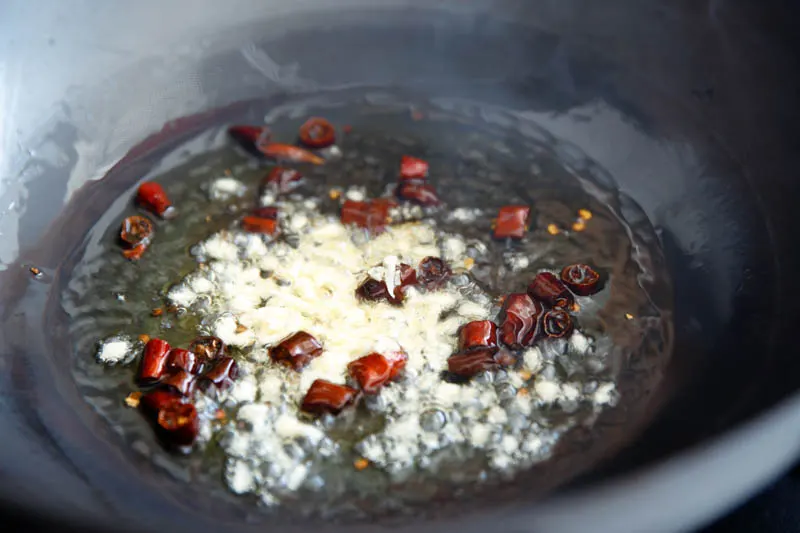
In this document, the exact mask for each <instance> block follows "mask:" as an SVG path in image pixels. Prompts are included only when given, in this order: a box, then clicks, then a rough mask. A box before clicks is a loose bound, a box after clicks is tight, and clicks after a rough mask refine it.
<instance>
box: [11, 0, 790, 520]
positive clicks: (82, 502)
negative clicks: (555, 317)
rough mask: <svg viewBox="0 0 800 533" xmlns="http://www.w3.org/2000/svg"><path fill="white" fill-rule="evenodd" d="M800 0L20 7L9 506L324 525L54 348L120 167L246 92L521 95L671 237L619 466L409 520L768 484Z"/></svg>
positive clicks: (723, 505)
mask: <svg viewBox="0 0 800 533" xmlns="http://www.w3.org/2000/svg"><path fill="white" fill-rule="evenodd" d="M790 4H792V3H791V2H782V1H779V0H774V1H764V2H745V1H743V0H739V1H735V0H729V1H725V0H709V1H681V2H674V1H661V0H606V1H603V2H598V1H592V0H557V1H551V0H535V1H534V0H529V1H525V0H519V1H515V0H495V1H485V0H460V1H455V0H454V1H443V0H440V1H433V0H422V1H414V0H383V1H381V2H374V1H373V2H371V1H368V0H330V1H322V0H316V1H314V0H308V1H301V0H295V1H294V2H279V1H272V0H253V1H248V0H230V1H228V2H224V3H220V2H212V1H210V0H196V1H191V2H189V1H177V2H167V3H164V2H156V1H141V2H137V3H135V4H130V3H126V4H121V3H118V2H104V3H96V2H81V1H78V0H65V1H42V2H35V3H31V2H21V1H20V2H10V3H5V4H4V5H3V7H2V8H0V12H1V13H2V14H1V15H0V29H1V30H2V31H1V32H0V35H2V38H0V312H1V313H2V335H0V369H2V372H0V424H2V434H3V439H2V442H3V453H2V454H0V472H2V478H0V480H1V482H0V499H2V506H3V509H4V510H5V512H7V513H12V512H16V513H22V514H24V515H26V516H29V517H31V516H37V517H38V519H39V520H41V521H43V522H44V525H48V526H51V527H53V526H55V525H58V527H60V528H62V529H63V528H68V527H75V528H81V530H84V531H85V530H87V529H98V530H105V531H110V530H117V529H119V530H126V529H132V530H138V531H144V530H148V531H150V530H152V531H163V530H165V529H167V528H169V530H171V531H176V532H177V531H190V530H191V531H195V532H196V531H201V530H214V531H219V530H222V529H226V530H231V531H246V530H256V529H257V530H260V531H265V530H266V531H268V530H270V529H271V528H272V527H280V528H281V529H282V530H284V531H294V530H298V531H299V530H304V529H305V527H307V525H308V524H305V523H300V522H293V521H289V522H286V523H284V522H281V521H280V519H277V518H276V519H274V520H273V519H271V518H269V515H267V514H264V513H262V512H261V511H259V510H257V509H251V510H248V511H241V510H240V507H237V508H236V509H237V510H236V511H231V510H230V509H229V508H228V507H226V504H225V503H221V502H222V499H220V501H219V502H217V501H216V500H215V499H214V498H213V497H211V496H207V495H202V494H197V493H196V491H195V490H193V489H192V488H190V487H186V486H185V484H182V483H181V482H180V481H179V480H177V479H175V478H174V477H173V476H170V475H169V474H167V473H165V472H164V471H163V470H160V469H158V468H157V467H154V466H152V465H150V464H148V463H147V461H146V459H144V458H142V457H141V456H138V455H137V454H135V453H133V452H132V451H131V450H129V449H127V448H126V446H125V445H124V441H123V440H122V439H121V438H120V437H119V436H118V435H117V434H116V433H115V432H114V430H113V428H112V427H111V426H110V425H109V424H108V423H107V422H105V421H104V420H102V419H100V418H99V416H98V415H97V414H96V413H95V412H94V411H93V410H92V409H91V408H89V406H88V405H87V404H86V402H85V401H84V400H83V399H82V398H81V396H80V394H79V393H78V388H77V386H76V384H75V382H74V378H73V377H72V376H73V375H72V373H71V372H70V368H71V364H72V361H73V360H74V358H75V357H78V356H80V354H75V353H73V350H71V348H70V345H69V344H68V343H60V342H58V343H57V342H53V341H54V339H62V338H63V334H64V328H65V325H64V322H63V316H62V317H60V318H59V315H58V312H57V303H58V294H57V293H58V288H59V283H60V280H61V279H62V278H61V277H62V276H63V275H65V273H64V272H62V268H63V266H64V265H63V261H64V258H65V257H67V256H68V254H69V253H70V252H71V251H73V250H74V249H76V247H78V246H80V245H81V244H82V239H83V233H84V231H85V228H86V227H87V225H88V224H93V223H96V222H97V221H98V220H99V219H100V218H101V216H102V214H103V212H104V211H105V210H106V209H107V208H108V204H103V202H97V201H94V200H93V201H89V199H96V198H103V197H105V198H109V197H113V195H114V193H115V191H116V192H117V193H118V192H119V191H122V190H124V188H125V187H127V186H128V185H130V184H129V183H113V180H109V179H104V176H105V175H106V172H107V171H108V169H109V168H111V167H112V166H115V165H117V167H116V168H123V169H124V170H125V171H126V172H127V173H128V174H129V175H131V176H134V178H132V179H135V176H139V175H141V174H143V173H145V172H146V171H147V170H149V168H147V167H146V165H144V164H143V163H141V160H140V159H138V158H137V155H139V154H141V153H145V152H147V150H148V149H150V148H151V147H152V146H155V145H158V144H159V143H161V142H163V140H164V139H166V138H174V137H175V134H176V132H177V134H178V137H179V138H180V137H181V136H182V135H183V136H184V137H188V136H191V135H192V134H193V133H196V131H197V128H199V127H200V125H202V124H203V123H204V122H203V121H204V120H205V118H207V117H208V116H210V115H209V113H213V112H214V110H217V109H221V108H225V107H227V106H231V105H236V103H237V102H241V101H246V100H248V99H253V98H264V97H269V96H271V95H280V96H281V97H282V98H284V99H286V100H291V99H293V98H306V97H309V95H317V94H334V93H336V91H344V90H347V91H363V92H364V94H365V95H367V94H380V90H381V89H383V88H391V89H392V90H393V91H397V90H399V91H403V90H405V91H413V92H414V94H421V95H431V96H435V95H446V96H448V97H450V98H455V99H458V100H459V101H462V102H464V109H470V107H469V106H470V105H471V104H470V102H478V103H480V104H481V105H482V106H484V107H482V108H481V109H496V110H502V113H504V114H505V115H504V116H516V117H518V118H520V120H522V119H524V120H525V121H527V122H532V123H535V124H536V125H537V128H538V130H537V131H541V132H545V133H543V134H546V135H551V136H553V138H557V139H559V140H560V142H561V143H562V146H564V147H565V150H566V152H567V153H571V151H572V152H575V153H581V154H584V155H585V156H586V157H587V158H588V159H590V160H591V161H593V162H594V163H596V164H597V165H598V167H599V168H603V169H605V171H606V172H607V174H608V175H609V176H612V177H613V179H614V180H615V182H616V184H617V186H618V187H619V189H620V190H621V191H622V192H623V193H625V194H626V195H628V196H629V197H631V198H632V199H633V200H635V202H636V203H637V204H638V206H640V208H641V211H642V212H643V213H644V214H645V215H646V216H647V217H648V218H649V219H650V221H651V222H652V224H653V226H654V227H655V229H656V232H657V235H658V238H659V240H660V244H661V247H662V249H663V251H664V257H665V261H666V266H667V268H668V270H669V272H670V274H671V277H672V282H673V286H674V295H673V296H674V302H675V304H674V309H675V317H674V318H675V339H674V340H675V345H674V355H673V357H672V360H671V362H670V364H669V366H668V368H667V370H666V372H665V374H664V375H663V377H662V378H661V379H660V384H659V386H658V388H657V390H654V391H649V392H652V394H648V395H647V396H646V398H647V401H646V404H645V405H635V406H634V405H631V404H630V403H629V404H628V405H627V406H626V405H625V404H624V402H623V407H621V408H620V409H617V410H616V414H615V417H616V418H615V420H616V422H615V423H616V424H618V425H619V426H620V427H622V428H624V429H625V438H624V439H621V440H619V442H617V446H616V447H615V448H614V449H613V451H614V453H613V454H606V455H604V459H605V460H603V461H597V462H596V464H594V465H593V466H594V468H592V469H590V470H583V471H582V472H580V473H581V474H582V475H580V476H577V477H576V474H578V473H579V472H573V475H570V476H565V477H564V479H563V480H561V479H559V480H557V481H558V482H555V481H556V480H554V483H552V484H553V485H558V487H557V488H554V489H553V490H552V491H550V492H549V493H548V494H547V495H546V496H545V497H538V495H534V494H526V493H525V492H524V491H520V490H516V491H509V492H508V493H507V494H506V493H505V492H504V491H501V492H500V493H498V495H496V496H497V497H493V498H488V497H487V498H486V499H485V500H484V501H482V502H478V503H471V504H470V505H469V506H468V507H466V506H464V507H462V508H456V509H455V511H454V512H448V513H442V515H441V516H437V514H436V513H435V512H433V513H427V514H426V515H425V517H424V518H418V519H414V518H413V517H411V518H408V519H407V520H403V521H402V522H401V523H400V524H395V527H396V528H398V529H402V530H414V531H434V530H437V531H441V530H447V529H448V528H450V529H453V530H458V531H462V532H466V531H485V530H486V529H487V528H492V529H495V530H504V531H557V532H562V531H563V532H568V531H586V530H587V529H588V528H593V529H594V530H597V531H617V532H621V531H631V532H641V531H681V530H687V529H690V528H693V527H696V526H698V525H700V524H702V523H704V522H707V521H709V520H710V519H712V518H713V517H714V516H716V515H718V514H719V513H721V512H723V511H725V510H726V509H728V508H730V507H731V506H733V505H734V504H736V503H737V502H739V501H740V500H742V499H744V498H746V497H747V496H748V495H749V494H751V493H753V492H754V491H756V490H758V489H759V487H761V486H762V485H763V484H765V483H767V482H768V481H769V480H770V479H772V478H773V477H775V476H776V475H778V474H779V473H780V472H781V471H782V470H784V469H786V468H787V467H788V466H789V465H790V464H791V463H792V462H793V461H794V460H795V459H796V458H797V456H798V452H800V395H798V394H797V390H798V385H799V384H800V358H799V357H797V354H796V351H797V350H796V348H795V337H794V335H795V333H796V331H795V330H796V324H797V319H798V318H800V317H799V316H798V315H800V313H798V311H797V306H796V305H795V301H796V297H797V285H798V284H797V277H796V276H795V274H794V273H795V271H796V270H797V269H798V267H800V261H799V259H800V254H799V253H798V252H797V250H796V248H795V247H794V246H793V245H794V241H795V232H796V229H795V227H794V225H795V223H796V209H795V206H796V204H797V202H798V201H799V200H800V195H799V194H798V187H797V182H798V181H797V179H796V178H795V174H796V168H797V154H798V153H800V151H798V149H797V148H798V147H797V141H796V139H797V138H798V135H797V133H798V132H797V124H798V118H800V117H798V109H797V106H796V99H797V94H799V93H798V89H799V88H800V87H798V77H797V74H796V73H797V72H798V68H797V67H798V64H797V59H796V56H795V55H794V54H793V53H792V52H793V50H792V45H793V44H794V43H793V39H794V35H793V31H792V30H794V28H793V26H792V25H793V21H795V20H797V14H798V13H797V7H796V6H794V5H790ZM498 116H499V112H498ZM186 117H188V118H186ZM483 118H484V119H486V117H485V116H484V117H483ZM126 154H127V155H126ZM116 175H119V174H116ZM95 191H108V194H107V195H106V196H103V195H99V196H98V195H94V196H93V195H92V194H94V192H95ZM90 193H92V194H90ZM32 266H35V267H36V268H38V269H40V271H41V273H40V274H39V275H38V276H33V275H32V274H31V271H30V268H31V267H32ZM84 356H85V354H84ZM634 414H635V415H636V416H635V417H634ZM634 418H636V419H635V420H634ZM645 422H646V424H645ZM623 444H624V446H623ZM609 451H611V450H610V449H609ZM598 459H599V457H598ZM568 481H569V482H568ZM313 527H314V528H315V529H317V530H321V531H328V530H337V529H339V528H347V529H349V530H372V529H374V528H375V527H378V526H377V525H375V524H364V523H355V524H348V525H346V526H340V525H335V524H320V523H316V524H315V525H314V526H313Z"/></svg>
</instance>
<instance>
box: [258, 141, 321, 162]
mask: <svg viewBox="0 0 800 533" xmlns="http://www.w3.org/2000/svg"><path fill="white" fill-rule="evenodd" d="M258 150H259V151H260V152H261V153H262V154H264V155H265V156H267V157H269V158H271V159H275V160H278V161H292V162H294V163H311V164H312V165H322V164H323V163H325V160H324V159H322V158H321V157H320V156H318V155H316V154H313V153H311V152H309V151H308V150H305V149H303V148H299V147H297V146H292V145H291V144H283V143H273V142H267V143H261V144H259V145H258Z"/></svg>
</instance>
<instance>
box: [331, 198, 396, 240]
mask: <svg viewBox="0 0 800 533" xmlns="http://www.w3.org/2000/svg"><path fill="white" fill-rule="evenodd" d="M393 205H394V202H392V201H391V200H388V199H385V198H376V199H375V200H370V201H367V202H357V201H354V200H345V201H344V203H343V204H342V211H341V214H340V220H341V222H342V224H354V225H356V226H358V227H359V228H365V229H368V230H369V231H371V232H372V233H376V234H377V233H381V232H382V231H383V230H384V229H385V228H386V225H387V224H388V223H389V210H390V209H391V208H392V206H393Z"/></svg>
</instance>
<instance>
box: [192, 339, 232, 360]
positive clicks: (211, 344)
mask: <svg viewBox="0 0 800 533" xmlns="http://www.w3.org/2000/svg"><path fill="white" fill-rule="evenodd" d="M189 351H190V352H194V354H195V355H197V357H198V359H199V362H200V363H207V362H211V361H214V360H216V359H219V358H220V357H222V356H224V355H225V354H226V353H227V351H228V350H227V347H226V346H225V343H224V342H222V339H220V338H219V337H214V336H211V335H207V336H202V337H196V338H195V339H194V340H193V341H192V342H191V344H189Z"/></svg>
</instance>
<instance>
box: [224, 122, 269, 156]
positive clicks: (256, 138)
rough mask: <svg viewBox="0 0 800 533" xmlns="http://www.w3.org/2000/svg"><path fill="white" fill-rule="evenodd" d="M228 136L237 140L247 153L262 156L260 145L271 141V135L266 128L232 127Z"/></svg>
mask: <svg viewBox="0 0 800 533" xmlns="http://www.w3.org/2000/svg"><path fill="white" fill-rule="evenodd" d="M228 135H230V136H231V137H232V138H233V139H234V140H236V141H237V142H238V143H239V144H240V145H241V146H242V147H243V148H245V149H246V150H247V151H249V152H252V153H255V154H260V152H259V151H258V150H257V148H256V147H257V146H258V145H259V144H262V143H265V142H267V141H269V139H270V137H271V134H270V131H269V128H267V127H266V126H231V127H229V128H228Z"/></svg>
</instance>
